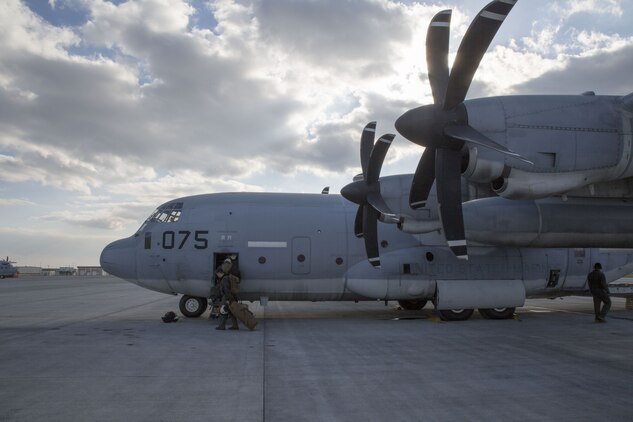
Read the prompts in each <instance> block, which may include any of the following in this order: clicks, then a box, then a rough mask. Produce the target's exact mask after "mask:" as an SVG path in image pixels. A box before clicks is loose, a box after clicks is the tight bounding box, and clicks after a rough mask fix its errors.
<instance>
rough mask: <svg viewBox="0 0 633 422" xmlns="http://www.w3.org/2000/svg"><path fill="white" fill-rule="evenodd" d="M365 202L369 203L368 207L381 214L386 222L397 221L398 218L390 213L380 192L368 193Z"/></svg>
mask: <svg viewBox="0 0 633 422" xmlns="http://www.w3.org/2000/svg"><path fill="white" fill-rule="evenodd" d="M367 202H369V205H371V206H372V207H374V209H375V210H376V211H378V212H379V213H380V214H382V215H383V217H384V218H386V219H387V220H390V221H398V216H397V215H396V214H394V213H393V212H392V211H391V209H390V208H389V205H387V203H386V202H385V200H384V199H383V197H382V195H381V194H380V190H378V192H370V193H369V194H367Z"/></svg>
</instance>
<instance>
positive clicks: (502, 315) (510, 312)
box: [479, 308, 516, 319]
mask: <svg viewBox="0 0 633 422" xmlns="http://www.w3.org/2000/svg"><path fill="white" fill-rule="evenodd" d="M515 310H516V308H490V309H479V313H480V314H481V316H483V317H484V318H488V319H510V318H512V316H514V311H515Z"/></svg>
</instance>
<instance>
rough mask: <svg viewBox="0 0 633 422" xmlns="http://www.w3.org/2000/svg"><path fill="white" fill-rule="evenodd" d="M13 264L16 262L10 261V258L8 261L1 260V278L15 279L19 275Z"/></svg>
mask: <svg viewBox="0 0 633 422" xmlns="http://www.w3.org/2000/svg"><path fill="white" fill-rule="evenodd" d="M12 264H15V262H14V261H9V257H8V256H7V259H6V260H5V259H0V278H5V277H15V276H16V274H17V273H18V269H17V268H15V267H14V266H13V265H12Z"/></svg>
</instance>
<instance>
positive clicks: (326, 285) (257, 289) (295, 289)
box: [238, 278, 345, 301]
mask: <svg viewBox="0 0 633 422" xmlns="http://www.w3.org/2000/svg"><path fill="white" fill-rule="evenodd" d="M343 286H344V280H343V279H341V278H323V279H318V278H310V279H277V278H271V279H263V278H258V279H243V280H242V283H241V286H240V288H241V292H240V293H239V295H238V297H239V298H241V299H243V300H258V299H259V298H260V297H262V296H264V297H267V298H268V299H269V300H314V301H324V300H342V299H343V297H344V296H345V291H344V288H343Z"/></svg>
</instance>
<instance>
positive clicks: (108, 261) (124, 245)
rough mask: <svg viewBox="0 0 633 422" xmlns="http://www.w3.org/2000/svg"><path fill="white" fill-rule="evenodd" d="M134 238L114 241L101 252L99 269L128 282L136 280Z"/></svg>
mask: <svg viewBox="0 0 633 422" xmlns="http://www.w3.org/2000/svg"><path fill="white" fill-rule="evenodd" d="M134 243H135V242H134V238H133V237H128V238H127V239H121V240H116V241H114V242H112V243H110V244H109V245H108V246H106V247H105V248H104V249H103V251H102V252H101V258H100V259H99V261H100V263H101V268H103V270H104V271H105V272H107V273H108V274H112V275H113V276H116V277H119V278H122V279H125V280H130V279H136V254H135V253H134Z"/></svg>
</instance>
